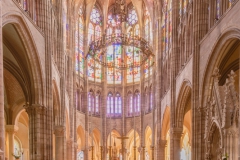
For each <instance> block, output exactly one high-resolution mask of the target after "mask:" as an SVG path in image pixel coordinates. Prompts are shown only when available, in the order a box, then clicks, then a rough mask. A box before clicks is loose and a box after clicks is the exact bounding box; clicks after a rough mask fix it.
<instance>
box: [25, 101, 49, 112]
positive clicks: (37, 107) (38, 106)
mask: <svg viewBox="0 0 240 160" xmlns="http://www.w3.org/2000/svg"><path fill="white" fill-rule="evenodd" d="M23 108H25V110H26V112H27V113H28V115H31V114H34V113H36V114H42V115H45V114H46V111H47V107H44V106H43V105H41V104H32V105H30V104H29V103H27V104H26V105H24V106H23Z"/></svg>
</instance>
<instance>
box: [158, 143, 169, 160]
mask: <svg viewBox="0 0 240 160" xmlns="http://www.w3.org/2000/svg"><path fill="white" fill-rule="evenodd" d="M166 144H167V141H166V140H159V141H158V152H159V157H158V159H161V160H164V159H165V148H166Z"/></svg>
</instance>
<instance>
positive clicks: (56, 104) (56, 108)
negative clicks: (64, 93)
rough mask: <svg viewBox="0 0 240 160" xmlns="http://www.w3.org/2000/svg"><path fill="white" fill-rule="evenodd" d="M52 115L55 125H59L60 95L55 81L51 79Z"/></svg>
mask: <svg viewBox="0 0 240 160" xmlns="http://www.w3.org/2000/svg"><path fill="white" fill-rule="evenodd" d="M52 92H53V95H52V96H53V117H54V120H53V121H54V122H55V125H59V124H60V116H61V114H60V98H59V97H60V96H59V91H58V87H57V84H56V81H55V80H53V89H52Z"/></svg>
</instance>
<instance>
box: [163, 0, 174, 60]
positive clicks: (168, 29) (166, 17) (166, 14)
mask: <svg viewBox="0 0 240 160" xmlns="http://www.w3.org/2000/svg"><path fill="white" fill-rule="evenodd" d="M171 35H172V0H164V5H163V18H162V51H163V58H165V57H166V55H167V52H168V51H169V49H170V48H171V42H172V39H171Z"/></svg>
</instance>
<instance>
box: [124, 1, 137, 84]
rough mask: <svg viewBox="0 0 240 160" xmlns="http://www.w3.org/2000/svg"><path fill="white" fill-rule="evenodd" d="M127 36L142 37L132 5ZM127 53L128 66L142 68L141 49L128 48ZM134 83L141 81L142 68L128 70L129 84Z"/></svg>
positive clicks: (128, 18)
mask: <svg viewBox="0 0 240 160" xmlns="http://www.w3.org/2000/svg"><path fill="white" fill-rule="evenodd" d="M127 34H128V36H139V35H140V29H139V24H138V16H137V12H136V10H135V8H134V7H133V5H132V4H131V5H129V7H128V15H127ZM125 52H126V60H127V65H131V64H134V65H135V66H140V55H141V50H140V49H139V48H136V47H131V46H128V47H126V50H125ZM133 81H134V82H137V81H140V67H134V68H133V67H129V68H128V69H127V83H132V82H133Z"/></svg>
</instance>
